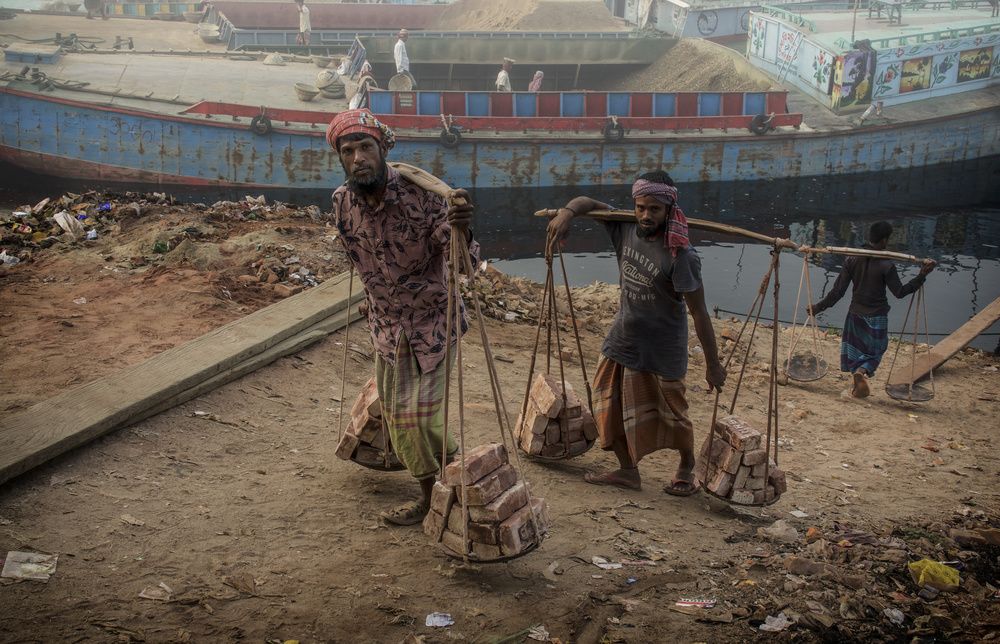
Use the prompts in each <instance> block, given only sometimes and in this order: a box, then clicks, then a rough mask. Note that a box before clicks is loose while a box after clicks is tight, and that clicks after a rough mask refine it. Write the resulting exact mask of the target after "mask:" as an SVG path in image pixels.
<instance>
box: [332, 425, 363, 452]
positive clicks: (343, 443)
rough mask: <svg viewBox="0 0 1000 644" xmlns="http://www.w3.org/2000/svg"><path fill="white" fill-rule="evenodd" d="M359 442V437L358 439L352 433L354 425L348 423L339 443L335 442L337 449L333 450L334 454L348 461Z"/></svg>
mask: <svg viewBox="0 0 1000 644" xmlns="http://www.w3.org/2000/svg"><path fill="white" fill-rule="evenodd" d="M360 442H361V439H359V438H358V437H357V435H356V434H355V433H354V427H353V426H352V425H351V424H350V423H348V424H347V429H345V430H344V434H343V436H341V437H340V443H338V444H337V451H335V452H334V454H336V455H337V457H338V458H341V459H343V460H345V461H349V460H351V457H352V456H354V450H355V449H356V448H357V446H358V443H360Z"/></svg>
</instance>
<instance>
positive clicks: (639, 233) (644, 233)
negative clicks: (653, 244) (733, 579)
mask: <svg viewBox="0 0 1000 644" xmlns="http://www.w3.org/2000/svg"><path fill="white" fill-rule="evenodd" d="M666 228H667V222H663V223H661V224H660V225H659V226H657V227H656V228H652V229H649V228H643V227H642V226H636V228H635V235H636V237H638V238H639V239H649V238H650V237H656V236H657V235H659V234H660V233H662V232H663V231H664V230H666Z"/></svg>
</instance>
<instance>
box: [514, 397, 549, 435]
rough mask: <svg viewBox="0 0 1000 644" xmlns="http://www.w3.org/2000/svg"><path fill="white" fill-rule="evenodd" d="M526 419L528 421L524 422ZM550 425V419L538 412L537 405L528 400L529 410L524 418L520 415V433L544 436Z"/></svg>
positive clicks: (518, 427) (518, 419) (518, 420)
mask: <svg viewBox="0 0 1000 644" xmlns="http://www.w3.org/2000/svg"><path fill="white" fill-rule="evenodd" d="M524 419H526V420H524ZM548 424H549V417H548V416H546V415H545V414H543V413H542V412H540V411H539V410H538V407H536V406H535V403H533V402H531V400H530V399H529V400H528V408H527V409H525V411H524V416H523V417H522V416H521V415H518V417H517V425H515V427H517V429H518V432H531V433H532V434H544V433H545V428H546V427H547V426H548Z"/></svg>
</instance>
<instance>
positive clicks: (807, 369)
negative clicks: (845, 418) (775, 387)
mask: <svg viewBox="0 0 1000 644" xmlns="http://www.w3.org/2000/svg"><path fill="white" fill-rule="evenodd" d="M799 250H801V251H803V253H804V257H803V258H802V275H801V276H800V277H799V293H798V295H797V296H796V298H795V313H794V314H793V315H792V327H791V333H792V341H791V342H790V343H789V345H788V358H787V359H786V360H785V362H784V364H783V365H782V373H781V374H779V376H778V384H779V385H784V384H787V383H788V379H789V378H791V379H792V380H797V381H798V382H811V381H813V380H819V379H820V378H822V377H823V376H825V375H826V373H827V371H828V370H829V365H827V363H826V360H824V359H823V352H822V351H821V350H820V347H819V322H818V321H817V320H816V316H815V315H813V314H812V311H811V310H810V309H809V308H808V306H807V307H806V308H807V315H806V319H805V321H804V322H803V323H802V328H801V330H799V332H798V333H796V332H795V325H796V322H797V321H798V319H799V303H800V302H801V301H802V283H803V282H805V287H806V302H807V303H808V302H812V287H811V285H810V282H809V258H810V255H811V253H810V251H809V249H808V248H806V247H805V246H803V247H800V248H799ZM806 329H810V330H811V331H812V341H813V348H812V352H811V353H810V352H809V351H808V350H805V351H801V352H799V353H794V352H795V347H796V346H798V343H799V340H801V339H802V336H803V335H805V332H806Z"/></svg>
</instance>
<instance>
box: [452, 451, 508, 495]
mask: <svg viewBox="0 0 1000 644" xmlns="http://www.w3.org/2000/svg"><path fill="white" fill-rule="evenodd" d="M463 462H464V463H465V472H466V473H467V474H468V478H467V479H466V483H474V482H476V481H478V480H479V479H481V478H483V477H484V476H486V475H487V474H489V473H490V472H492V471H493V470H495V469H497V468H498V467H500V466H501V465H505V464H506V463H507V449H506V448H505V447H504V446H503V443H487V444H485V445H479V446H478V447H473V448H472V449H470V450H468V451H467V452H466V453H465V458H464V459H459V460H456V461H454V462H452V463H449V464H448V466H447V467H445V468H444V477H443V479H444V482H445V484H446V485H451V486H456V485H461V484H462V463H463Z"/></svg>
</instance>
